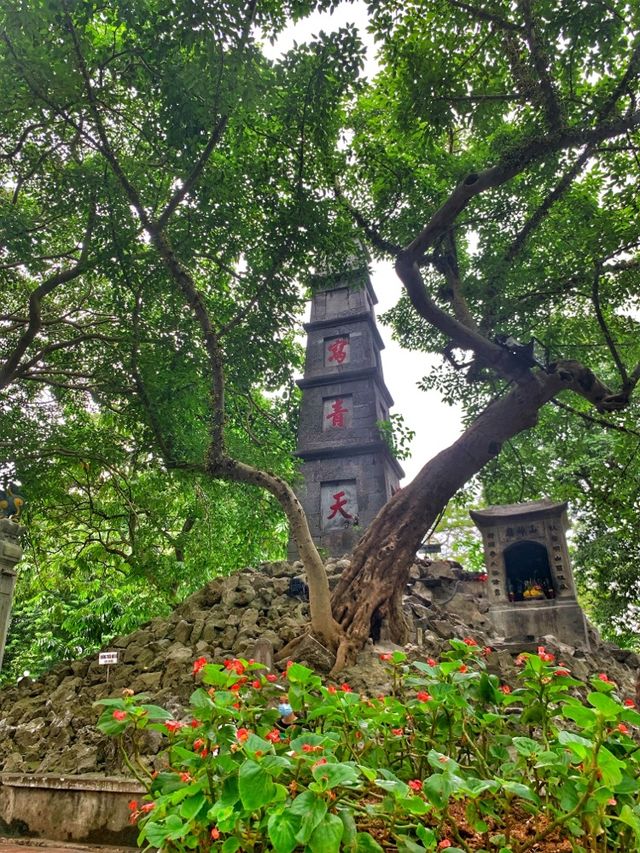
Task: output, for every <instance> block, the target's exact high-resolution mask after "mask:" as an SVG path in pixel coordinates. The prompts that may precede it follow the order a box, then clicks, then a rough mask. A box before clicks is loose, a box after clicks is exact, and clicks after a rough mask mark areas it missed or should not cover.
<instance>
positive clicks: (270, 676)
mask: <svg viewBox="0 0 640 853" xmlns="http://www.w3.org/2000/svg"><path fill="white" fill-rule="evenodd" d="M266 679H267V681H270V682H271V683H272V684H273V682H274V681H277V680H278V676H277V675H276V674H275V673H274V672H270V673H269V674H268V675H267V676H266Z"/></svg>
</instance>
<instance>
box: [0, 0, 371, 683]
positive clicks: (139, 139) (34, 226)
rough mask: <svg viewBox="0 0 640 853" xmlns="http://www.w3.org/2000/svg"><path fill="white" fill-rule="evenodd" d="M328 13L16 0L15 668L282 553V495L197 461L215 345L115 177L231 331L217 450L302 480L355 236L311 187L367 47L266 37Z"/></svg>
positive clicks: (4, 239)
mask: <svg viewBox="0 0 640 853" xmlns="http://www.w3.org/2000/svg"><path fill="white" fill-rule="evenodd" d="M323 5H328V4H323V3H320V4H315V3H306V2H294V3H293V4H287V3H282V4H281V3H268V4H263V3H257V4H256V3H253V4H249V5H248V6H246V7H245V5H244V4H233V3H232V4H219V3H200V4H198V5H197V7H195V6H194V7H189V8H187V7H185V8H182V7H181V4H176V3H174V2H161V3H160V4H158V3H155V2H145V0H141V2H135V3H130V2H126V3H119V2H115V3H109V4H107V6H106V7H105V6H95V4H92V3H85V2H80V3H61V4H58V3H54V4H49V5H45V6H44V7H43V6H42V5H41V4H30V3H27V4H24V3H21V2H20V3H11V2H9V3H6V4H3V7H2V10H1V11H0V18H1V29H2V39H3V51H2V57H1V59H0V81H1V85H2V90H3V93H4V96H3V97H4V103H5V106H4V108H3V111H2V115H1V116H0V133H1V135H2V139H3V148H2V153H1V156H0V184H1V187H2V189H1V190H0V244H1V245H2V250H1V252H0V287H1V288H2V293H3V304H2V309H1V313H0V333H1V334H0V476H1V475H3V474H4V475H6V476H13V477H15V478H17V479H18V480H19V481H20V482H21V483H22V488H23V491H24V493H25V494H26V496H27V501H28V505H27V507H28V509H27V513H26V514H25V516H24V519H23V520H24V523H25V525H26V526H27V528H28V538H27V540H26V543H25V545H26V554H25V558H24V560H23V562H22V564H21V567H20V577H19V584H18V590H17V598H16V605H15V609H14V622H13V627H12V632H11V637H10V646H9V650H8V655H7V659H6V666H5V669H4V672H3V675H5V676H7V677H11V676H13V675H14V674H19V672H20V671H21V670H23V669H25V668H27V669H29V670H31V671H32V672H33V671H34V670H40V669H42V668H44V667H46V666H47V665H48V664H49V663H50V662H51V661H52V660H55V659H56V658H60V657H69V656H77V655H78V654H82V653H84V652H86V651H88V650H89V649H91V648H94V647H95V646H96V645H97V644H99V643H100V642H101V641H104V640H105V639H107V638H108V636H109V635H110V634H115V633H119V632H122V631H126V630H127V629H128V628H130V627H132V625H133V624H134V623H135V622H139V621H143V620H144V619H146V618H148V617H149V616H151V615H154V614H157V613H159V612H161V611H162V610H166V609H167V608H168V607H169V606H171V605H173V604H175V603H176V602H177V601H179V600H180V599H181V598H183V597H184V596H185V595H186V594H188V593H189V592H190V591H192V590H193V589H194V588H195V587H196V586H199V585H201V584H202V583H203V582H204V581H205V580H206V579H207V578H210V577H211V576H212V575H213V574H215V573H225V572H228V571H230V570H232V569H234V568H238V567H239V566H242V565H248V564H252V563H255V562H259V561H260V560H268V559H275V558H279V557H282V556H283V553H284V546H285V543H286V539H287V531H286V524H285V522H284V518H283V514H282V512H281V510H280V508H279V507H278V506H277V503H276V501H275V500H274V499H273V498H272V497H271V496H270V495H268V494H266V493H260V492H258V491H257V490H255V489H250V488H249V487H247V486H243V485H238V486H234V487H230V486H229V484H225V483H224V482H222V481H220V480H217V481H214V480H213V479H212V478H211V477H209V476H207V475H206V473H205V472H204V471H203V470H197V468H198V466H200V465H201V463H202V460H203V457H204V456H205V455H206V453H207V448H208V444H209V441H210V436H211V426H210V418H211V407H210V397H211V388H210V384H211V376H210V374H209V372H208V355H207V351H206V345H205V342H204V341H203V339H202V337H201V336H200V334H199V330H198V325H197V322H196V320H195V318H194V315H193V314H192V312H191V311H190V309H189V305H188V304H187V302H186V301H185V298H184V295H183V294H182V293H181V292H180V291H179V289H177V288H176V287H175V282H174V281H173V280H172V278H171V272H170V270H168V269H167V267H166V265H163V262H162V260H161V259H160V258H159V257H158V253H157V251H156V250H155V249H154V248H153V247H152V246H151V245H150V241H149V239H148V236H147V237H145V236H144V235H143V233H142V232H141V228H140V217H139V215H138V214H137V213H136V211H135V210H134V209H133V207H132V205H131V199H130V198H129V197H128V195H127V190H126V188H125V187H123V185H122V182H121V181H119V177H118V175H119V173H118V169H120V170H121V171H122V172H123V173H125V174H126V175H127V181H128V182H129V184H131V185H134V186H135V188H136V192H137V193H138V194H139V199H140V202H141V205H142V206H143V207H144V209H145V210H146V211H147V215H149V216H154V217H158V218H160V217H161V216H164V220H165V221H164V222H163V228H164V229H165V232H166V233H167V235H168V237H167V239H170V241H171V247H172V252H173V257H175V258H179V259H180V262H181V263H183V264H184V265H185V268H188V272H189V275H190V276H191V277H192V280H193V282H194V287H196V288H197V290H198V293H199V294H200V299H202V300H203V302H204V304H205V306H206V310H207V311H208V313H209V316H210V317H211V318H212V322H213V324H214V325H215V328H216V332H217V334H218V336H219V338H220V340H221V342H222V343H221V348H222V349H223V350H224V359H225V377H224V380H225V388H224V443H225V448H226V452H227V453H228V454H229V455H231V456H232V457H233V458H236V459H239V460H241V461H242V462H243V463H246V464H248V465H253V466H257V467H258V468H260V469H266V470H269V471H274V472H276V473H278V474H280V475H283V476H285V477H286V478H287V479H292V478H293V477H294V472H295V467H294V464H293V460H292V451H293V449H294V446H295V411H296V403H297V396H296V392H295V390H294V388H295V386H294V385H293V382H292V372H293V370H294V369H295V368H298V367H299V365H300V358H301V349H300V346H299V344H298V343H297V342H296V340H295V322H294V319H295V317H296V315H297V314H298V313H299V311H300V309H301V306H302V305H303V301H304V287H305V285H307V284H308V283H309V281H310V272H311V271H312V270H313V265H314V263H316V262H317V260H318V259H319V258H321V257H324V256H326V255H327V254H328V253H330V254H331V255H332V256H335V257H340V252H341V248H342V244H343V242H344V241H343V239H342V235H343V233H348V230H349V229H348V228H345V225H344V220H345V217H344V216H343V217H342V220H343V224H342V225H341V220H340V216H338V215H336V212H335V210H334V208H335V205H333V204H332V203H331V202H330V200H329V199H327V198H326V194H324V197H323V194H322V193H321V192H319V186H324V184H325V183H326V181H325V180H324V178H323V177H322V175H323V172H324V169H325V165H324V161H325V160H328V161H330V160H331V157H332V156H333V154H332V150H333V146H334V144H335V140H336V136H337V133H338V130H339V121H340V104H341V100H342V97H343V95H345V94H346V93H347V92H348V91H350V89H351V88H352V85H353V81H354V78H355V76H356V74H357V69H358V67H359V65H360V62H361V55H362V50H361V47H360V45H359V44H358V42H357V40H356V38H355V35H354V33H353V31H352V30H342V31H339V32H337V33H333V34H331V35H328V36H325V35H321V36H319V37H318V38H317V39H316V40H314V41H312V42H310V43H309V44H305V45H301V46H299V47H298V48H296V49H294V50H292V51H291V52H290V53H288V54H287V55H286V56H285V57H283V58H282V60H281V61H278V62H271V61H268V60H267V59H265V57H264V56H263V54H262V52H261V49H260V44H259V42H258V40H257V39H258V37H262V38H265V39H266V38H267V37H271V36H275V35H276V34H277V33H278V32H279V31H281V30H282V28H283V27H284V26H286V25H287V23H288V22H289V21H290V20H291V19H295V18H298V17H300V16H303V15H305V14H306V13H308V12H309V11H311V10H312V9H313V8H315V7H316V6H321V7H322V6H323ZM54 34H55V35H54ZM100 128H106V130H105V133H107V134H108V135H109V137H110V139H109V145H108V146H104V145H101V144H100V141H99V137H100ZM112 161H116V162H117V164H118V167H117V168H116V169H115V170H114V169H113V168H111V167H112V166H113V162H112ZM187 183H189V187H187V186H186V184H187ZM191 184H192V185H193V186H191ZM187 189H189V194H188V195H187Z"/></svg>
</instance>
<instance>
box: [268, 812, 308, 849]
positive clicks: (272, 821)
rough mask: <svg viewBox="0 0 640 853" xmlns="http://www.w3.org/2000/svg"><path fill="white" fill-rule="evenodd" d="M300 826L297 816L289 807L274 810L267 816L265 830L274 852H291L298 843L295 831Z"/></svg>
mask: <svg viewBox="0 0 640 853" xmlns="http://www.w3.org/2000/svg"><path fill="white" fill-rule="evenodd" d="M299 826H300V818H299V816H297V815H295V814H292V812H291V810H290V809H286V810H284V811H280V812H276V813H274V814H272V815H270V817H269V821H268V823H267V832H268V833H269V840H270V841H271V843H272V844H273V849H274V850H275V851H276V853H291V851H292V850H295V848H296V847H297V845H298V841H297V839H296V833H297V831H298V828H299Z"/></svg>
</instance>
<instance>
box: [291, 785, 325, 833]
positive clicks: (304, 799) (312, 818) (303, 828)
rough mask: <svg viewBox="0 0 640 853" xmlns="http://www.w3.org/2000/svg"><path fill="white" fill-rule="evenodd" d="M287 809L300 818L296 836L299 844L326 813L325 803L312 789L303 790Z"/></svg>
mask: <svg viewBox="0 0 640 853" xmlns="http://www.w3.org/2000/svg"><path fill="white" fill-rule="evenodd" d="M289 811H290V813H291V814H292V815H295V816H297V817H299V818H300V828H299V829H298V831H297V833H296V838H297V839H298V841H299V842H300V843H301V844H306V843H307V841H308V840H309V839H310V838H311V834H312V832H313V830H314V829H315V828H316V826H318V824H319V823H320V821H321V820H322V819H323V818H324V816H325V815H326V813H327V804H326V802H325V801H324V800H323V799H322V797H319V796H317V794H314V793H313V791H303V792H302V793H301V794H299V795H298V796H297V797H296V798H295V800H294V801H293V803H292V804H291V806H290V808H289Z"/></svg>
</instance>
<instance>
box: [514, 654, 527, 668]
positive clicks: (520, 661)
mask: <svg viewBox="0 0 640 853" xmlns="http://www.w3.org/2000/svg"><path fill="white" fill-rule="evenodd" d="M526 662H527V655H526V654H522V655H518V657H517V658H516V661H515V663H516V666H524V665H525V663H526Z"/></svg>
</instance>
